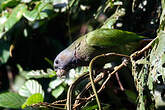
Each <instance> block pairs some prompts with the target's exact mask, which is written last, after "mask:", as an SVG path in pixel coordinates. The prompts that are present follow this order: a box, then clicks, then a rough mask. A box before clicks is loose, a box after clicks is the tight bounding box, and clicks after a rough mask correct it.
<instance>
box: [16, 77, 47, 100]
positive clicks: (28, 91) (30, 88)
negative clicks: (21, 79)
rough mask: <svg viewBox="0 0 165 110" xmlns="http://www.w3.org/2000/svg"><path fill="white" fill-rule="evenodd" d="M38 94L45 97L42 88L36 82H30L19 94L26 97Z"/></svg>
mask: <svg viewBox="0 0 165 110" xmlns="http://www.w3.org/2000/svg"><path fill="white" fill-rule="evenodd" d="M36 93H40V94H42V95H43V97H44V91H43V90H42V86H41V85H40V84H39V83H38V82H37V81H35V80H28V81H27V82H25V84H24V85H23V86H22V87H21V89H20V90H19V94H20V95H21V96H24V97H30V96H31V95H33V94H36Z"/></svg>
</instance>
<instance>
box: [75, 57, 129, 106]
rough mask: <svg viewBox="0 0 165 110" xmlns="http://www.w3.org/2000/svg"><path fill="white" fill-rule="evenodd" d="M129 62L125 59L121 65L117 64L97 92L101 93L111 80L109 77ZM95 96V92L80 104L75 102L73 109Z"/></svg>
mask: <svg viewBox="0 0 165 110" xmlns="http://www.w3.org/2000/svg"><path fill="white" fill-rule="evenodd" d="M127 62H128V60H124V61H123V62H122V63H121V64H120V65H119V66H116V67H115V68H114V70H113V72H111V73H110V74H109V75H108V77H107V79H106V80H105V81H104V83H103V84H102V86H101V87H100V89H99V90H98V91H97V93H100V92H101V91H102V90H103V89H104V88H105V85H106V84H107V82H108V81H109V79H110V78H111V76H112V75H113V74H114V73H116V72H117V71H119V70H120V69H121V68H122V67H124V66H126V65H127ZM94 96H95V94H93V95H91V96H89V97H88V98H85V99H86V100H85V101H83V102H81V103H79V104H75V105H74V107H73V109H75V108H77V107H78V106H80V105H82V104H83V103H84V102H87V101H88V100H90V99H91V98H93V97H94Z"/></svg>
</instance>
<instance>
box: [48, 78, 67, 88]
mask: <svg viewBox="0 0 165 110" xmlns="http://www.w3.org/2000/svg"><path fill="white" fill-rule="evenodd" d="M63 82H64V79H60V78H56V79H55V80H53V81H51V82H50V83H49V87H50V88H52V89H55V88H56V87H57V86H59V85H60V84H62V83H63Z"/></svg>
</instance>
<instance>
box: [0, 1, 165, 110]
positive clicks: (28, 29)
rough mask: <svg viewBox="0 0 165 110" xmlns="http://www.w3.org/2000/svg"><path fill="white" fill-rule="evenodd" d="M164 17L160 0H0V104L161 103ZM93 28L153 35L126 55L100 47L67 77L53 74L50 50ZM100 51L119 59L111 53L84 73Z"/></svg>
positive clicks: (150, 109)
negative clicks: (99, 66) (97, 67)
mask: <svg viewBox="0 0 165 110" xmlns="http://www.w3.org/2000/svg"><path fill="white" fill-rule="evenodd" d="M164 17H165V1H164V0H161V1H159V0H1V1H0V109H6V108H7V109H11V110H12V109H13V110H14V109H25V110H33V109H34V110H38V109H44V110H47V109H66V107H67V109H69V108H70V107H71V109H72V107H73V108H74V109H82V110H92V109H99V107H100V106H101V107H102V109H103V110H111V109H113V110H132V109H138V110H145V109H146V110H154V109H164V108H165V102H164V89H165V85H164V80H165V75H164V74H165V70H164V67H165V58H164V57H165V52H164V51H165V50H164V47H165V43H164V42H165V32H164V30H165V18H164ZM98 28H109V29H113V28H115V29H121V30H126V31H129V32H135V33H137V34H139V35H142V36H146V37H147V38H152V39H153V40H152V42H150V43H149V44H148V45H147V46H142V47H141V48H140V49H139V51H137V52H135V53H132V54H131V55H130V56H125V55H119V54H118V53H108V54H105V55H100V56H97V57H96V58H94V59H93V60H92V61H91V63H90V66H89V69H88V67H78V68H76V69H71V70H70V72H69V75H68V77H67V78H58V77H57V76H56V72H55V71H54V70H53V60H54V58H55V57H56V55H57V54H58V53H59V52H60V51H62V50H63V49H64V48H66V47H67V46H68V45H69V44H70V43H71V42H73V41H74V40H75V39H76V38H78V37H79V36H81V35H84V34H86V33H88V32H90V31H92V30H95V29H98ZM102 56H104V57H105V56H106V57H111V56H125V57H127V60H124V61H122V58H121V57H119V59H118V60H117V61H116V62H110V63H108V64H106V65H105V68H104V69H103V70H98V71H96V73H97V75H98V76H97V77H96V75H93V77H94V76H95V77H96V78H90V79H89V74H87V73H90V77H92V76H91V75H92V74H93V70H92V68H91V67H92V64H93V63H94V60H96V59H97V58H100V57H102ZM113 63H115V64H117V65H118V66H116V67H115V68H114V69H112V68H111V67H112V65H113ZM83 73H84V74H83ZM85 73H86V74H85ZM90 81H91V82H93V83H94V84H93V83H92V87H91V83H90ZM84 87H85V88H84ZM92 88H93V89H92ZM94 88H96V90H94ZM97 91H98V93H99V94H97ZM97 95H98V98H97V97H96V98H95V96H97ZM96 99H97V100H96Z"/></svg>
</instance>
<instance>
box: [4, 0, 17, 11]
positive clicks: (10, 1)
mask: <svg viewBox="0 0 165 110" xmlns="http://www.w3.org/2000/svg"><path fill="white" fill-rule="evenodd" d="M18 4H19V0H5V1H4V2H2V4H1V7H2V9H5V8H6V7H10V8H12V7H15V6H16V5H18Z"/></svg>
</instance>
